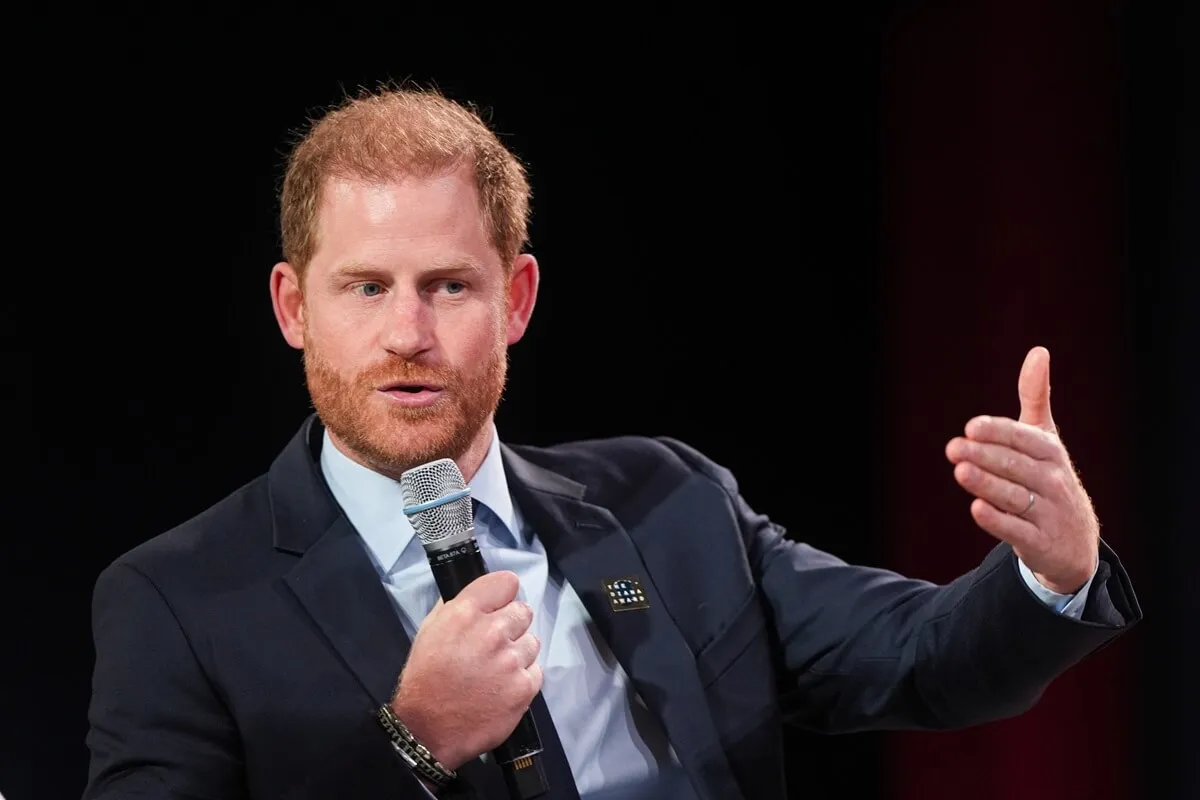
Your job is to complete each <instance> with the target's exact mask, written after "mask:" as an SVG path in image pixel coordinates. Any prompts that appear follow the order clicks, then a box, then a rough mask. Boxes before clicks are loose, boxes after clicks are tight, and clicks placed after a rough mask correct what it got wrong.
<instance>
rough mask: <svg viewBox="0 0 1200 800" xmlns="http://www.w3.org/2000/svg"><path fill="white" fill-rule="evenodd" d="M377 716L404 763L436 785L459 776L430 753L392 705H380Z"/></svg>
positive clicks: (443, 783)
mask: <svg viewBox="0 0 1200 800" xmlns="http://www.w3.org/2000/svg"><path fill="white" fill-rule="evenodd" d="M376 717H378V719H379V724H380V725H382V726H383V729H384V730H385V731H387V734H388V736H390V737H391V739H392V747H393V748H394V749H395V750H396V752H397V753H398V754H399V755H400V757H401V758H402V759H404V763H406V764H408V766H410V767H412V768H413V769H414V770H416V772H417V774H418V775H420V776H421V777H422V778H425V779H426V780H427V781H429V782H430V783H432V784H433V785H435V786H438V787H442V786H445V785H447V784H449V783H450V782H451V781H453V780H454V779H455V778H457V777H458V774H457V773H455V772H454V771H452V770H448V769H446V768H445V767H444V766H443V765H442V764H441V762H439V761H438V760H437V759H436V758H434V757H433V753H430V752H429V749H428V748H427V747H425V745H423V744H421V743H420V742H418V741H417V738H416V737H415V736H413V735H412V734H411V733H410V732H409V730H408V728H407V727H406V726H405V725H404V723H403V722H401V721H400V718H399V717H397V716H396V712H394V711H392V707H391V706H390V705H384V706H380V708H379V711H378V713H377V714H376Z"/></svg>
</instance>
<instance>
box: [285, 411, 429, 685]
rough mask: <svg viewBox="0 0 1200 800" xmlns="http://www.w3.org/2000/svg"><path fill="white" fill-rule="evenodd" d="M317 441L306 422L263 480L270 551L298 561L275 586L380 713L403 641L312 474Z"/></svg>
mask: <svg viewBox="0 0 1200 800" xmlns="http://www.w3.org/2000/svg"><path fill="white" fill-rule="evenodd" d="M320 434H321V428H320V425H319V424H317V422H316V419H315V417H313V418H310V419H309V420H308V422H306V423H305V425H304V427H303V428H302V429H301V431H300V432H299V433H298V434H297V435H296V437H295V438H294V439H293V440H292V442H291V444H289V445H288V447H287V448H286V449H285V450H284V451H283V453H281V454H280V456H279V458H278V459H276V461H275V464H274V465H272V467H271V471H270V473H269V474H268V480H269V482H270V495H271V512H272V518H273V521H274V525H275V531H274V535H275V546H276V548H277V549H280V550H283V551H285V552H290V553H294V554H296V555H299V556H300V560H299V561H298V562H297V563H296V566H295V567H293V568H292V569H291V571H289V572H288V573H287V574H286V575H285V576H284V578H283V582H284V585H286V586H287V587H288V589H290V590H291V591H292V593H293V594H295V596H296V599H297V600H299V601H300V605H301V606H303V607H304V610H305V611H306V612H307V613H308V615H309V616H310V617H311V618H312V620H313V622H314V623H316V625H317V627H318V628H319V629H320V631H321V633H322V635H323V636H324V637H325V639H326V641H327V642H328V643H329V645H330V647H331V648H332V649H333V650H334V651H335V652H336V653H337V654H338V656H339V657H340V658H341V660H342V661H343V662H344V663H345V665H346V667H347V668H348V669H349V670H350V672H351V673H353V674H354V676H355V677H356V678H357V679H358V681H359V683H361V684H362V686H363V688H364V689H366V691H367V693H368V694H369V695H370V697H371V699H372V701H373V702H374V703H375V704H377V705H382V704H383V703H385V702H387V700H388V698H390V697H391V694H392V691H393V689H394V688H395V682H396V678H397V677H398V676H399V675H400V669H401V667H402V666H403V665H404V660H405V659H406V658H407V657H408V648H409V639H408V634H407V633H406V632H405V630H404V625H403V624H402V623H401V621H400V617H399V615H398V614H397V613H396V610H395V608H394V607H393V606H392V602H391V599H390V598H389V597H388V594H387V590H386V589H385V588H384V587H383V583H382V582H381V581H380V578H379V575H378V574H377V573H376V571H375V568H374V566H372V564H371V560H370V559H369V558H368V557H367V554H366V552H365V551H364V549H363V545H362V542H361V541H360V540H359V537H358V533H357V532H356V531H355V530H354V527H353V526H352V525H351V524H350V521H349V520H347V519H346V516H345V515H344V514H343V513H342V511H341V509H340V508H339V507H338V505H337V502H336V501H335V500H334V499H333V495H332V494H331V493H330V492H329V488H328V487H327V486H326V485H325V481H324V478H323V477H322V476H321V474H320V466H319V463H318V461H317V454H318V453H319V452H320V441H321V439H320Z"/></svg>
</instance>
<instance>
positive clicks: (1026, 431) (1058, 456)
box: [965, 416, 1063, 461]
mask: <svg viewBox="0 0 1200 800" xmlns="http://www.w3.org/2000/svg"><path fill="white" fill-rule="evenodd" d="M965 432H966V434H967V438H968V439H974V440H975V441H977V442H991V443H992V444H1002V445H1004V446H1005V447H1010V448H1012V449H1013V450H1017V451H1019V452H1022V453H1024V454H1025V455H1027V456H1032V457H1033V458H1036V459H1038V460H1040V461H1061V460H1062V452H1063V450H1062V442H1060V441H1059V439H1058V437H1057V436H1055V435H1054V434H1052V433H1050V432H1049V431H1047V430H1043V429H1042V428H1038V427H1036V426H1034V425H1030V424H1028V423H1026V422H1018V421H1017V420H1015V419H1009V418H1008V417H989V416H982V417H975V418H973V419H972V420H971V421H969V422H968V423H967V426H966V429H965Z"/></svg>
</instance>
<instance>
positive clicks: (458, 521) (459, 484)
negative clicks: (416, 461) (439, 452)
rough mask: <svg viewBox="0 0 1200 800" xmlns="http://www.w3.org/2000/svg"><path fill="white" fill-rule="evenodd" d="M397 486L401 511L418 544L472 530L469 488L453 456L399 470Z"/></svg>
mask: <svg viewBox="0 0 1200 800" xmlns="http://www.w3.org/2000/svg"><path fill="white" fill-rule="evenodd" d="M400 488H401V490H402V491H403V493H404V506H405V508H404V513H405V514H407V515H408V519H409V522H411V523H412V526H413V530H414V531H416V534H417V538H419V539H420V540H421V544H422V545H430V544H435V543H437V542H440V541H441V540H443V539H447V538H449V537H451V536H454V535H456V534H460V533H463V532H464V531H469V530H471V529H472V527H473V514H472V513H471V512H472V509H471V490H470V489H468V488H467V484H466V481H464V480H463V476H462V473H461V472H460V471H459V469H458V465H457V464H455V463H454V460H453V459H450V458H442V459H438V460H437V461H430V462H429V463H428V464H422V465H421V466H419V467H413V468H412V469H410V470H408V471H406V472H404V473H402V474H401V475H400Z"/></svg>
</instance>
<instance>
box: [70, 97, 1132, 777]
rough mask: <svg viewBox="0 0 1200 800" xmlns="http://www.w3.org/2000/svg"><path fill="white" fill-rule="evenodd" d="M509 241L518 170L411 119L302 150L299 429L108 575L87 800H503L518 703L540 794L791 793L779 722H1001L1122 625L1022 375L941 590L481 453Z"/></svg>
mask: <svg viewBox="0 0 1200 800" xmlns="http://www.w3.org/2000/svg"><path fill="white" fill-rule="evenodd" d="M527 215H528V186H527V183H526V179H525V176H524V173H523V171H522V169H521V167H520V165H519V163H518V162H517V160H516V159H515V158H514V157H513V156H512V155H511V154H510V153H508V152H507V151H506V150H505V148H504V147H503V146H502V145H501V144H500V143H499V141H498V140H497V139H496V138H495V136H494V135H493V134H492V133H491V132H490V131H489V130H488V129H487V127H486V126H485V125H484V124H483V123H482V122H481V121H480V120H479V119H478V118H477V117H476V116H474V115H473V114H472V113H470V112H469V111H467V110H465V109H464V108H462V107H460V106H458V105H456V104H454V103H452V102H450V101H448V100H446V99H444V98H442V97H440V96H438V95H436V94H434V93H422V92H413V91H387V92H380V93H378V94H374V95H370V96H364V97H361V98H359V99H357V100H355V101H353V102H350V103H348V104H346V105H345V106H344V107H342V108H340V109H338V110H337V111H335V112H332V113H330V114H328V115H327V116H325V117H324V118H323V119H321V120H320V121H318V122H317V123H316V124H315V125H314V126H313V128H312V129H311V130H310V132H309V133H308V135H307V136H306V137H305V139H304V140H303V141H302V142H301V143H300V144H299V145H298V146H297V147H296V149H295V150H294V152H293V153H292V155H291V159H290V161H289V164H288V168H287V174H286V177H285V182H284V189H283V194H282V233H283V248H284V253H285V257H286V259H287V260H286V261H285V262H282V263H279V264H277V265H276V266H275V268H274V270H273V271H272V273H271V281H270V290H271V297H272V300H273V303H274V309H275V314H276V317H277V320H278V322H279V325H280V328H281V330H282V332H283V335H284V337H285V339H286V340H287V341H288V343H289V344H291V345H292V346H293V347H296V348H298V349H300V350H302V351H303V357H304V366H305V374H306V377H307V381H308V388H309V391H310V394H311V396H312V400H313V404H314V406H315V409H316V414H315V415H314V416H313V417H312V418H310V419H309V420H307V421H306V422H305V423H304V425H303V426H302V427H301V429H300V430H299V431H298V433H297V434H296V436H295V438H294V439H293V440H292V442H291V443H290V444H288V445H287V447H286V448H285V449H284V450H283V452H282V453H281V454H280V455H279V457H278V459H277V460H276V461H275V463H274V464H273V465H272V466H271V468H270V469H269V471H268V472H267V473H266V474H265V475H263V476H261V477H260V478H259V479H257V480H255V481H253V482H252V483H250V484H248V485H247V486H245V487H243V488H242V489H240V490H239V491H237V492H235V493H234V494H232V495H231V496H230V497H228V498H226V499H224V500H222V501H221V502H219V503H218V504H217V505H215V506H214V507H213V508H211V509H209V510H208V511H206V512H205V513H203V514H201V515H199V516H198V517H196V518H194V519H192V520H190V521H188V522H185V523H184V524H182V525H181V526H179V527H178V528H176V529H174V530H172V531H169V532H167V533H165V534H163V535H162V536H159V537H157V538H155V539H153V540H151V541H149V542H147V543H145V544H143V545H141V546H139V547H137V548H135V549H134V550H132V551H131V552H129V553H127V554H125V555H124V556H122V557H120V558H119V559H117V560H116V562H115V563H113V564H112V565H111V566H110V567H108V568H107V569H106V570H105V571H104V572H103V573H102V574H101V575H100V577H99V579H98V581H97V585H96V592H95V598H94V634H95V642H96V666H95V677H94V689H93V699H92V705H91V709H90V719H91V730H90V733H89V735H88V745H89V747H90V749H91V756H92V760H91V770H90V777H89V783H88V786H87V789H86V791H85V797H89V798H100V797H103V798H116V797H131V796H137V797H155V798H224V799H226V800H229V799H232V798H314V799H315V798H324V797H347V798H349V797H353V798H358V800H371V799H372V798H380V800H382V799H383V798H387V799H388V800H395V799H396V798H425V797H429V796H430V795H435V796H438V797H480V798H488V799H489V800H492V799H494V800H500V798H504V797H506V794H505V789H504V787H503V783H502V782H501V780H500V778H499V769H498V767H496V765H495V764H494V762H493V761H492V759H490V758H489V757H488V755H487V754H488V753H489V752H490V751H491V750H492V749H493V748H494V747H495V746H496V745H497V744H499V743H500V742H501V741H502V740H504V739H505V737H506V736H507V735H508V733H509V732H511V731H512V729H513V727H514V726H515V725H516V723H517V721H518V719H519V718H520V716H521V715H522V714H523V713H524V712H525V711H526V709H529V710H530V711H531V712H532V713H533V716H534V718H535V720H536V721H537V723H538V727H539V731H540V733H541V738H542V740H543V744H544V745H545V753H544V762H545V766H546V770H547V774H548V776H549V780H550V784H551V794H550V795H549V796H550V797H553V798H571V799H572V800H574V799H575V798H583V799H584V800H587V798H596V797H600V796H606V795H607V796H614V797H616V796H620V797H641V796H645V797H660V798H688V799H689V800H690V799H691V798H697V799H699V798H705V799H707V798H720V799H721V800H727V799H729V798H754V799H755V800H760V799H766V800H770V799H772V798H783V797H784V796H785V787H784V785H783V769H782V758H783V754H782V752H781V726H782V724H784V723H785V722H789V723H795V724H800V725H805V726H807V727H809V728H811V729H813V730H817V731H824V732H830V733H836V732H847V731H861V730H868V729H883V728H892V729H899V728H918V729H948V728H954V727H960V726H965V725H972V724H977V723H982V722H986V721H988V720H995V719H999V718H1002V717H1007V716H1011V715H1014V714H1018V713H1021V712H1022V711H1024V710H1026V709H1028V708H1029V707H1031V706H1032V705H1033V704H1034V702H1035V701H1036V699H1037V698H1038V696H1039V695H1040V693H1041V692H1042V691H1043V690H1044V689H1045V687H1046V686H1047V684H1048V683H1049V682H1050V681H1051V680H1052V679H1053V678H1055V677H1056V676H1057V675H1059V674H1061V673H1062V672H1063V671H1064V670H1065V669H1067V668H1068V667H1069V666H1071V665H1072V664H1074V663H1076V662H1078V661H1079V660H1080V659H1081V658H1083V657H1084V656H1086V655H1087V654H1088V653H1090V652H1092V651H1094V650H1096V649H1097V648H1099V647H1101V646H1103V645H1105V644H1106V643H1108V642H1109V641H1111V640H1112V639H1113V638H1114V637H1116V636H1118V635H1119V634H1120V633H1122V632H1123V631H1125V630H1127V629H1128V628H1129V627H1130V626H1131V625H1132V624H1134V623H1135V622H1136V621H1137V620H1138V619H1140V617H1141V611H1140V609H1139V607H1138V604H1137V601H1136V598H1135V596H1134V594H1133V591H1132V589H1131V587H1130V585H1129V581H1128V578H1127V576H1126V574H1125V572H1124V570H1123V569H1122V568H1121V565H1120V563H1119V561H1118V560H1117V557H1116V555H1115V554H1114V553H1113V552H1112V551H1111V550H1110V549H1109V548H1108V547H1107V546H1106V545H1104V543H1103V542H1101V540H1100V538H1099V533H1098V523H1097V521H1096V517H1095V515H1094V513H1093V511H1092V507H1091V503H1090V501H1089V499H1088V496H1087V494H1086V493H1085V492H1084V490H1083V488H1082V486H1081V485H1080V483H1079V481H1078V480H1077V478H1076V475H1075V472H1074V470H1073V469H1072V467H1071V463H1070V460H1069V459H1068V456H1067V453H1066V451H1065V450H1064V448H1063V444H1062V442H1061V441H1060V440H1059V438H1058V436H1057V434H1056V428H1055V425H1054V421H1053V418H1052V416H1051V413H1050V404H1049V354H1048V353H1047V352H1046V351H1045V350H1044V349H1042V348H1035V349H1034V350H1032V351H1031V352H1030V354H1029V356H1028V358H1027V359H1026V362H1025V365H1024V366H1023V368H1022V370H1021V373H1020V376H1019V381H1018V385H1019V391H1020V397H1021V415H1020V419H1019V420H1012V419H1003V418H995V417H977V418H974V419H971V420H970V421H969V422H968V423H967V425H966V428H965V431H964V436H961V437H956V438H954V439H953V440H951V441H950V442H949V443H948V444H947V447H946V455H947V458H948V460H949V461H950V462H952V463H953V464H954V465H955V466H954V475H955V477H956V478H957V479H958V481H959V482H960V483H961V484H962V486H963V487H964V488H965V489H966V490H968V491H969V492H971V493H972V494H974V495H976V496H977V499H976V500H975V501H974V503H973V505H972V507H971V511H972V515H973V517H974V520H975V522H976V523H977V524H978V526H979V527H981V528H982V529H984V530H985V531H987V532H988V533H990V534H991V535H993V536H995V537H996V538H997V539H998V540H999V543H998V544H997V546H996V547H995V549H994V550H993V551H992V552H991V554H990V555H989V556H988V557H987V558H986V559H985V560H984V562H983V563H982V564H980V565H979V566H977V567H976V568H975V569H973V570H971V571H970V572H968V573H967V574H965V575H964V576H962V577H961V578H959V579H958V580H956V581H954V582H952V583H950V584H948V585H946V586H935V585H932V584H929V583H926V582H922V581H917V580H911V579H907V578H904V577H902V576H899V575H895V574H893V573H889V572H885V571H882V570H877V569H867V568H861V567H855V566H851V565H847V564H845V563H843V562H842V561H840V560H839V559H837V558H835V557H833V556H831V555H829V554H826V553H822V552H819V551H817V550H815V549H813V548H811V547H808V546H805V545H804V544H800V543H796V542H794V541H790V540H789V539H787V538H785V536H784V533H783V531H782V530H781V529H780V528H779V527H778V526H777V525H774V524H773V523H772V522H771V521H770V520H769V519H768V518H767V517H765V516H763V515H761V514H759V513H757V512H755V511H753V510H752V509H750V508H749V507H748V506H747V504H746V503H745V502H744V501H743V500H742V498H741V496H740V495H739V493H738V487H737V484H736V483H735V481H734V478H733V476H732V475H731V474H730V473H729V472H728V471H726V470H725V469H723V468H721V467H719V466H717V465H716V464H714V463H712V462H711V461H709V460H708V459H706V458H705V457H704V456H703V455H701V454H700V453H698V452H696V451H695V450H694V449H692V448H690V447H688V446H687V445H685V444H683V443H681V442H678V441H674V440H671V439H665V438H664V439H651V438H639V437H625V438H615V439H610V440H603V441H590V442H576V443H570V444H564V445H561V446H558V447H552V448H534V447H521V446H515V445H506V444H503V443H501V442H500V440H499V438H498V436H497V432H496V430H495V427H494V424H493V413H494V411H495V409H496V406H497V404H498V402H499V399H500V396H501V392H502V390H503V388H504V385H505V375H506V363H507V361H506V357H507V348H508V346H510V345H512V344H514V343H516V342H517V341H519V340H520V339H521V337H522V335H523V334H524V332H525V329H526V326H527V325H528V323H529V320H530V316H531V314H532V313H533V309H534V305H535V301H536V298H537V291H538V263H537V260H536V259H535V258H534V256H532V255H531V254H529V253H524V252H522V248H523V245H524V243H525V239H526V236H525V232H526V218H527ZM442 457H450V458H453V459H454V460H455V462H456V463H457V464H458V466H459V468H460V470H461V471H462V474H463V476H464V477H465V478H466V480H467V481H468V483H469V484H470V485H471V488H472V496H473V498H474V502H475V513H476V526H477V534H478V537H479V539H480V542H481V546H482V548H483V552H484V557H485V560H486V561H487V563H488V565H489V569H490V570H491V571H490V573H489V574H488V575H486V576H484V577H482V578H480V579H478V580H477V581H475V582H474V583H472V584H471V585H470V586H469V587H468V588H467V589H466V590H464V591H463V592H462V594H461V595H459V596H458V597H456V598H455V599H454V600H453V601H451V602H448V603H443V602H440V601H439V598H438V593H437V590H436V588H435V586H434V583H433V580H432V576H431V573H430V569H429V566H428V562H427V560H426V557H425V555H424V552H423V551H422V549H421V546H420V543H419V541H417V540H416V539H415V538H414V536H413V533H412V529H411V527H410V526H409V524H408V522H407V521H406V518H405V515H404V513H403V512H402V508H403V505H404V502H403V498H402V496H401V492H400V488H399V477H400V475H401V473H402V472H403V471H404V470H406V469H408V468H410V467H413V466H416V465H419V464H422V463H425V462H428V461H430V460H433V459H437V458H442ZM417 745H420V748H418V747H417ZM402 752H403V754H404V756H407V757H402Z"/></svg>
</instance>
